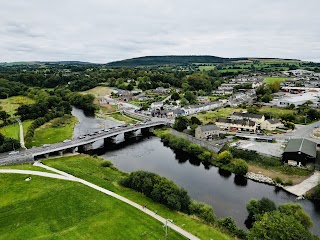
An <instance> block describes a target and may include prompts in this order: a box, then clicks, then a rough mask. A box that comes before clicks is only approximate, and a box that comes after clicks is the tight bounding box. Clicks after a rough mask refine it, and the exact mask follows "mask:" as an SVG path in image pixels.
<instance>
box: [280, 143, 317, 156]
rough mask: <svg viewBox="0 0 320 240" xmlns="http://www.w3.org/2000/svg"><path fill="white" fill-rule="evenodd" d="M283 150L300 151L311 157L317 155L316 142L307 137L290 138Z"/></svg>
mask: <svg viewBox="0 0 320 240" xmlns="http://www.w3.org/2000/svg"><path fill="white" fill-rule="evenodd" d="M284 152H298V153H299V152H302V153H304V154H307V155H309V156H311V157H314V158H316V157H317V144H316V143H315V142H312V141H310V140H308V139H305V138H301V139H290V140H289V142H288V144H287V146H286V148H285V149H284Z"/></svg>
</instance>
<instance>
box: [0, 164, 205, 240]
mask: <svg viewBox="0 0 320 240" xmlns="http://www.w3.org/2000/svg"><path fill="white" fill-rule="evenodd" d="M34 165H35V166H39V167H42V168H45V169H47V170H50V171H52V172H55V173H56V174H55V173H47V172H41V171H31V170H17V169H0V173H18V174H29V175H37V176H42V177H49V178H57V179H63V180H69V181H75V182H79V183H82V184H84V185H86V186H88V187H91V188H93V189H95V190H98V191H100V192H102V193H104V194H107V195H109V196H112V197H114V198H116V199H118V200H120V201H122V202H125V203H127V204H129V205H131V206H133V207H135V208H137V209H139V210H140V211H143V212H145V213H146V214H148V215H149V216H151V217H153V218H155V219H157V220H158V221H160V222H162V223H163V224H167V226H168V227H170V228H171V229H173V230H174V231H176V232H178V233H180V234H181V235H183V236H185V237H186V238H187V239H192V240H200V239H199V238H197V237H196V236H194V235H192V234H191V233H189V232H187V231H185V230H183V229H182V228H180V227H178V226H177V225H175V224H173V223H171V222H170V221H167V219H165V218H163V217H161V216H159V215H157V214H155V213H154V212H152V211H150V210H149V209H146V208H142V207H141V205H139V204H137V203H135V202H133V201H131V200H129V199H127V198H125V197H122V196H120V195H118V194H116V193H114V192H111V191H109V190H107V189H105V188H102V187H99V186H97V185H95V184H93V183H90V182H88V181H86V180H83V179H81V178H77V177H75V176H73V175H71V174H68V173H66V172H63V171H60V170H57V169H55V168H52V167H49V166H46V165H44V164H42V163H38V162H35V163H34Z"/></svg>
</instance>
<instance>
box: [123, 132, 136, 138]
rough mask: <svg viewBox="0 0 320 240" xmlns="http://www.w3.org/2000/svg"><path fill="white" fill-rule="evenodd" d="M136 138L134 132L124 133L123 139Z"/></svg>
mask: <svg viewBox="0 0 320 240" xmlns="http://www.w3.org/2000/svg"><path fill="white" fill-rule="evenodd" d="M135 136H136V134H135V131H130V132H125V133H124V138H125V139H126V138H133V137H135Z"/></svg>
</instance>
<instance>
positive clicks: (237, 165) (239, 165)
mask: <svg viewBox="0 0 320 240" xmlns="http://www.w3.org/2000/svg"><path fill="white" fill-rule="evenodd" d="M230 165H231V169H232V172H234V173H235V174H239V175H245V174H246V173H247V172H248V164H247V163H246V161H244V160H243V159H240V158H236V159H233V160H232V161H231V163H230Z"/></svg>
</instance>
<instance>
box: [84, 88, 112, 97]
mask: <svg viewBox="0 0 320 240" xmlns="http://www.w3.org/2000/svg"><path fill="white" fill-rule="evenodd" d="M111 92H112V88H110V87H101V86H99V87H95V88H92V89H89V90H87V91H84V92H82V93H84V94H88V93H91V94H93V95H95V96H96V97H98V96H105V95H110V94H111Z"/></svg>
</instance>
